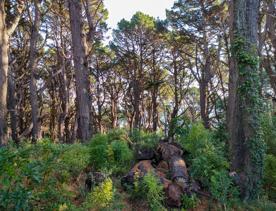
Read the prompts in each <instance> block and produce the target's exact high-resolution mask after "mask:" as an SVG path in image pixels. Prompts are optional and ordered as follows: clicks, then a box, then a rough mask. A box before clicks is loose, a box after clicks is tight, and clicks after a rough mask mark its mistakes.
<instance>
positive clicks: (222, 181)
mask: <svg viewBox="0 0 276 211" xmlns="http://www.w3.org/2000/svg"><path fill="white" fill-rule="evenodd" d="M210 190H211V193H212V196H213V197H214V198H215V199H217V200H218V201H219V202H220V203H221V204H223V205H224V206H226V205H228V204H229V203H231V202H233V201H234V200H237V199H238V196H239V192H238V189H237V187H235V186H234V184H233V181H232V178H231V177H230V176H229V175H228V172H227V171H225V170H221V171H214V174H213V175H212V177H211V185H210Z"/></svg>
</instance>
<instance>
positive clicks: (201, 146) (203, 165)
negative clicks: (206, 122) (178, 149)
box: [179, 123, 229, 187]
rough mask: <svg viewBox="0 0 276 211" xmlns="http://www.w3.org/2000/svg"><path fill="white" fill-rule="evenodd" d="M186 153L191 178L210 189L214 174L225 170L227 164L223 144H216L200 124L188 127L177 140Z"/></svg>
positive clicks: (227, 166) (210, 134)
mask: <svg viewBox="0 0 276 211" xmlns="http://www.w3.org/2000/svg"><path fill="white" fill-rule="evenodd" d="M179 142H180V145H181V146H182V147H183V149H184V150H185V151H187V152H188V156H187V158H186V161H187V164H188V166H189V167H190V173H191V176H192V177H193V178H194V179H195V180H199V181H200V182H201V183H202V185H203V186H204V187H210V184H211V181H210V179H211V177H212V176H213V175H214V172H216V171H221V170H227V169H228V168H229V163H228V162H227V159H226V158H225V156H224V150H223V149H224V145H223V143H221V144H219V143H216V142H215V141H214V140H213V139H212V133H211V132H209V131H208V130H207V129H205V128H204V126H203V125H202V124H201V123H195V124H193V125H189V126H188V128H187V129H186V134H185V135H184V136H183V137H181V139H180V140H179Z"/></svg>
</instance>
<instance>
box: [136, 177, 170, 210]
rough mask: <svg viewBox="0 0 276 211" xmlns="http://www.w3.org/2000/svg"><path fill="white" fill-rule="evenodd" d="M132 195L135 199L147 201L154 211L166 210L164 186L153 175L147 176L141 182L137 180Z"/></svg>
mask: <svg viewBox="0 0 276 211" xmlns="http://www.w3.org/2000/svg"><path fill="white" fill-rule="evenodd" d="M131 194H132V197H133V198H134V199H144V200H146V201H147V203H148V205H149V207H150V209H151V210H153V211H159V210H160V211H161V210H166V209H165V208H164V206H163V201H164V192H163V185H162V184H161V183H160V181H159V179H158V178H157V177H156V176H155V175H154V174H153V173H148V174H146V175H145V176H144V177H143V178H142V179H141V180H140V179H139V178H137V180H136V181H135V182H134V190H132V193H131Z"/></svg>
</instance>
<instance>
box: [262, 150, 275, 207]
mask: <svg viewBox="0 0 276 211" xmlns="http://www.w3.org/2000/svg"><path fill="white" fill-rule="evenodd" d="M264 189H265V191H266V193H267V195H268V197H269V199H270V200H272V201H274V202H276V156H274V155H267V156H266V158H265V170H264Z"/></svg>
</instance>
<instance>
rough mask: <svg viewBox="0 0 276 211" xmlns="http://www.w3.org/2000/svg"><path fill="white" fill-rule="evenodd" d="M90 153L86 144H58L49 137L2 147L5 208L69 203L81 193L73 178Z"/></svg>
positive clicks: (1, 202)
mask: <svg viewBox="0 0 276 211" xmlns="http://www.w3.org/2000/svg"><path fill="white" fill-rule="evenodd" d="M69 151H70V152H71V153H72V154H71V156H69V155H68V154H67V153H69ZM88 157H89V156H88V149H87V148H86V147H85V146H80V145H78V144H77V145H71V146H67V145H56V144H52V143H50V142H49V141H47V140H46V141H41V142H40V143H38V144H36V145H30V144H25V145H23V146H21V147H20V148H14V147H13V146H9V147H6V148H1V149H0V166H1V168H0V187H1V190H0V208H1V210H2V209H3V210H32V209H33V208H36V207H40V209H46V210H54V209H57V208H58V207H59V206H60V205H62V204H67V205H69V204H70V203H71V201H72V200H73V198H74V197H75V196H76V194H78V193H77V192H78V191H76V190H75V191H74V192H73V191H72V188H71V187H70V186H71V179H72V178H74V177H75V176H76V175H77V174H78V173H80V172H81V171H82V170H83V168H85V167H86V165H88ZM78 160H79V161H80V162H79V163H78V162H77V161H78Z"/></svg>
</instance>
